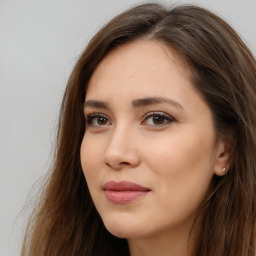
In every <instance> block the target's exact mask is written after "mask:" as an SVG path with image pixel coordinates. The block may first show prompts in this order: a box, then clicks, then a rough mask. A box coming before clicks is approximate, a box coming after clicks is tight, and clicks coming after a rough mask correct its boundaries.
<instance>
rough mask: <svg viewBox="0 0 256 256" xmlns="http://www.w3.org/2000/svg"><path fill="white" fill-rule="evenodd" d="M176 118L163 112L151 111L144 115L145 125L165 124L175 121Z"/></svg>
mask: <svg viewBox="0 0 256 256" xmlns="http://www.w3.org/2000/svg"><path fill="white" fill-rule="evenodd" d="M173 121H174V119H173V118H172V117H171V116H169V115H167V114H166V113H163V112H151V113H148V114H146V115H145V116H144V119H143V122H142V124H143V125H158V126H163V125H166V124H169V123H171V122H173Z"/></svg>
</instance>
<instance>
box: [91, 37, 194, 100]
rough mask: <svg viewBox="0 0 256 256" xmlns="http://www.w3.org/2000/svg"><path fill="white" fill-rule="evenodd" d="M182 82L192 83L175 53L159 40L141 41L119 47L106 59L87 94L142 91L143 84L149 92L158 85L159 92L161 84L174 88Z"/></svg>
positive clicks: (188, 70) (186, 68)
mask: <svg viewBox="0 0 256 256" xmlns="http://www.w3.org/2000/svg"><path fill="white" fill-rule="evenodd" d="M178 80H179V81H178ZM181 80H184V81H185V80H186V81H187V82H189V83H190V80H191V79H190V69H189V67H188V65H187V64H186V63H185V61H184V60H183V59H182V58H181V57H180V56H179V54H178V53H177V52H176V51H175V50H173V49H172V48H170V47H168V46H166V45H165V44H163V43H161V42H158V41H152V40H139V41H135V42H132V43H128V44H125V45H122V46H119V47H117V48H115V49H114V50H112V51H111V52H109V53H108V54H107V55H106V56H105V57H104V58H103V60H102V61H101V62H100V63H99V65H98V66H97V67H96V69H95V70H94V72H93V74H92V76H91V78H90V81H89V83H88V88H87V95H88V94H91V93H92V92H97V93H100V91H102V90H104V89H105V88H106V87H107V88H108V89H109V90H111V89H118V88H119V89H120V88H121V87H122V89H123V90H125V89H132V88H133V87H136V89H137V90H139V89H140V88H141V87H142V85H144V86H147V87H148V90H150V89H153V88H151V86H152V85H153V84H155V85H156V86H157V87H158V89H160V87H159V86H158V85H160V84H164V83H166V82H168V83H169V84H170V86H171V84H175V83H176V84H178V83H180V82H181ZM150 85H151V86H150Z"/></svg>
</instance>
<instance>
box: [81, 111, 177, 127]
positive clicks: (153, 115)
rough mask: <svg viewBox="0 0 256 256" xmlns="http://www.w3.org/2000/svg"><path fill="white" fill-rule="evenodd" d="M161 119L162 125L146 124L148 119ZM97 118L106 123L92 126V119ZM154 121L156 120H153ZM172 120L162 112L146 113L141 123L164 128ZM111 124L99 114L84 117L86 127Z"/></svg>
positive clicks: (172, 119) (104, 116) (105, 117)
mask: <svg viewBox="0 0 256 256" xmlns="http://www.w3.org/2000/svg"><path fill="white" fill-rule="evenodd" d="M159 117H160V119H161V121H164V123H159V124H155V123H153V122H152V123H151V124H146V122H147V121H148V120H149V119H150V118H159ZM98 118H103V120H102V121H104V122H105V121H106V123H104V124H102V125H99V124H98V125H97V124H96V125H95V124H93V121H94V119H95V120H96V121H97V119H98ZM155 121H156V120H155ZM174 121H175V120H174V118H173V117H171V116H170V115H168V114H166V113H163V112H150V113H147V114H146V115H144V117H143V121H142V123H141V124H142V125H150V126H164V125H167V124H169V123H172V122H174ZM109 124H111V122H110V121H109V119H108V117H107V116H106V115H103V114H101V113H93V114H89V115H87V116H86V125H87V126H93V127H99V126H105V125H109Z"/></svg>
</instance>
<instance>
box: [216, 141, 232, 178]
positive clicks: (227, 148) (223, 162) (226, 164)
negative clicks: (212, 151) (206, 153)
mask: <svg viewBox="0 0 256 256" xmlns="http://www.w3.org/2000/svg"><path fill="white" fill-rule="evenodd" d="M232 146H233V143H232V142H231V140H230V139H221V140H220V141H219V143H218V148H217V153H216V161H215V169H214V173H215V174H216V175H217V176H223V175H225V174H226V173H227V172H228V170H229V168H230V166H231V163H232V157H231V152H232Z"/></svg>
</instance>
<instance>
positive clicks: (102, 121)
mask: <svg viewBox="0 0 256 256" xmlns="http://www.w3.org/2000/svg"><path fill="white" fill-rule="evenodd" d="M98 124H100V125H102V124H106V118H104V117H99V118H98Z"/></svg>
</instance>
